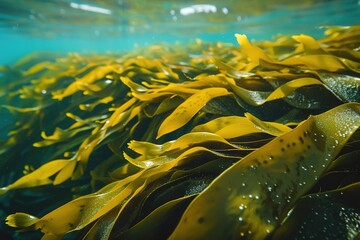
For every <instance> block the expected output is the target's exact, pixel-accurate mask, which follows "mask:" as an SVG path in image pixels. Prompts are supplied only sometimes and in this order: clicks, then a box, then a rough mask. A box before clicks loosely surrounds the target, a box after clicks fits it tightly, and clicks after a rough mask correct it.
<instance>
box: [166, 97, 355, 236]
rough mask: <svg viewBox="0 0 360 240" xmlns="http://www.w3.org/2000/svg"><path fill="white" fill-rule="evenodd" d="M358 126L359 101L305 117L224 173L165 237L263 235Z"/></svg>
mask: <svg viewBox="0 0 360 240" xmlns="http://www.w3.org/2000/svg"><path fill="white" fill-rule="evenodd" d="M359 126H360V104H358V103H350V104H344V105H341V106H339V107H336V108H334V109H332V110H329V111H328V112H325V113H323V114H321V115H318V116H314V117H310V118H309V119H308V120H306V121H305V122H303V123H301V124H300V125H299V126H298V127H297V128H295V129H294V130H292V131H291V132H289V133H286V134H284V135H282V136H280V137H278V138H276V139H274V140H273V141H271V142H270V143H268V144H266V145H265V146H263V147H262V148H260V149H258V150H256V151H254V152H252V153H250V154H249V155H248V156H246V157H245V158H243V159H242V160H240V161H239V162H238V163H236V164H235V165H233V166H232V167H230V168H229V169H227V170H226V171H224V172H223V173H222V174H221V175H220V176H219V177H218V178H216V179H215V180H214V181H213V182H212V183H211V184H210V186H209V187H208V188H207V189H206V190H205V191H204V192H202V193H201V194H200V195H199V196H198V197H197V198H195V199H194V201H193V202H192V203H191V204H190V206H189V207H188V208H187V210H186V211H185V213H184V214H183V216H182V218H181V220H180V222H179V224H178V226H177V228H176V229H175V231H174V232H173V234H172V235H171V236H170V239H190V238H191V239H221V238H223V239H265V238H266V237H267V236H268V235H269V234H270V233H271V232H273V231H274V229H276V228H277V227H278V226H279V224H280V223H281V221H282V220H283V219H284V218H285V216H286V214H287V212H288V211H289V210H290V209H291V207H292V206H293V205H294V203H295V201H296V200H297V199H298V198H299V197H301V196H302V195H303V194H305V193H306V192H307V191H308V190H309V189H310V188H311V187H312V186H313V185H314V183H315V182H316V181H317V180H318V178H319V176H320V175H321V173H322V172H323V171H324V170H325V169H326V167H327V166H328V165H329V163H330V162H331V160H332V159H333V158H335V157H336V155H337V154H338V153H339V151H340V150H341V149H342V147H343V146H344V144H345V143H346V142H347V140H348V139H349V138H350V137H351V135H352V134H353V133H354V132H355V131H356V130H357V129H358V128H359Z"/></svg>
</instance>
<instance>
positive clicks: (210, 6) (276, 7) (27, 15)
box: [0, 0, 360, 65]
mask: <svg viewBox="0 0 360 240" xmlns="http://www.w3.org/2000/svg"><path fill="white" fill-rule="evenodd" d="M289 2H291V1H265V0H263V1H247V2H245V1H240V0H238V1H231V0H229V1H217V0H208V1H188V0H187V1H159V0H157V1H148V0H146V1H145V0H144V1H130V0H128V1H126V0H118V1H101V0H92V1H90V0H87V1H68V0H59V1H55V0H52V1H43V0H29V1H25V0H19V1H16V0H2V1H0V43H1V44H0V65H7V64H11V63H14V62H15V61H16V60H18V59H19V58H21V57H23V56H25V55H27V54H30V53H33V52H36V51H56V52H61V53H66V52H79V53H94V52H98V53H103V52H106V51H124V50H131V49H133V48H134V46H146V45H150V44H154V43H164V42H165V43H170V44H171V43H176V42H180V43H186V42H188V41H193V40H195V39H197V38H200V39H202V40H204V41H220V42H229V43H234V44H236V42H235V38H234V34H235V33H242V34H246V35H247V36H248V37H249V38H250V39H256V40H263V39H271V38H272V37H273V36H276V35H278V34H288V35H294V34H301V33H304V34H309V35H312V36H314V37H321V36H322V35H323V32H324V29H323V27H326V26H347V25H355V24H359V23H360V1H358V0H331V1H304V2H310V3H306V4H305V3H304V4H298V5H295V6H293V5H294V4H293V5H292V6H290V5H291V4H289Z"/></svg>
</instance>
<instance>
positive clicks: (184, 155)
mask: <svg viewBox="0 0 360 240" xmlns="http://www.w3.org/2000/svg"><path fill="white" fill-rule="evenodd" d="M327 33H328V34H329V35H328V36H327V37H326V38H324V39H321V40H315V39H313V38H311V37H310V36H306V35H299V36H292V37H280V38H278V40H276V41H274V42H261V43H251V42H249V41H248V39H247V38H246V36H245V35H236V38H237V40H238V42H239V44H240V45H241V46H240V48H238V47H234V46H231V45H224V44H221V43H217V44H213V43H203V42H201V41H197V42H196V43H195V44H193V45H188V46H151V47H149V48H147V49H138V50H135V51H134V52H131V53H127V54H125V53H124V54H120V53H119V54H113V55H106V56H86V57H84V56H80V55H78V54H69V56H68V57H62V58H59V57H58V58H53V59H49V56H44V57H41V56H38V55H35V56H33V57H32V56H29V57H26V58H24V59H23V60H20V61H19V62H18V63H16V64H15V65H14V66H12V67H6V68H5V67H4V68H1V69H2V71H3V73H4V77H3V78H2V79H1V82H0V84H1V93H0V101H1V103H2V107H3V111H4V112H6V113H7V114H8V115H9V116H10V114H12V116H13V118H14V119H15V120H16V123H15V124H14V125H13V126H10V127H9V128H8V129H7V131H8V134H7V138H6V139H5V140H2V141H1V145H0V155H1V162H0V164H1V169H0V171H1V174H2V178H1V179H0V183H1V184H2V186H3V187H2V188H1V189H0V194H1V195H3V196H1V197H2V198H3V199H4V206H7V207H6V208H5V207H4V211H5V212H6V214H8V216H7V218H6V223H7V224H8V225H9V226H12V227H15V228H18V229H23V230H36V229H38V230H41V232H42V233H44V236H43V239H61V238H63V237H64V236H65V235H69V236H68V237H69V238H71V236H73V237H74V238H76V239H79V238H80V239H81V238H82V239H119V238H120V239H141V238H142V237H143V236H144V235H146V236H148V237H149V238H152V239H166V238H170V239H184V238H191V239H202V238H209V239H219V238H223V237H225V238H229V239H272V238H273V239H281V238H283V239H291V238H294V239H296V238H297V237H298V236H299V234H301V231H299V228H298V227H297V226H294V224H295V222H296V221H298V219H302V220H303V221H310V220H311V219H310V220H309V219H308V218H304V216H302V215H301V214H302V213H301V211H299V210H298V209H299V206H303V205H306V206H307V207H308V208H316V209H318V208H319V206H318V205H319V201H320V202H323V201H325V200H326V201H330V200H328V199H329V198H328V197H327V195H325V194H328V193H329V194H331V196H333V197H332V199H334V201H336V203H337V204H338V206H341V208H343V209H344V210H342V211H341V213H342V214H345V215H346V214H347V215H346V216H347V217H348V216H354V218H355V219H357V220H354V221H355V222H356V221H359V220H358V219H360V212H359V209H360V206H359V203H358V202H357V203H351V204H349V203H348V201H347V198H348V196H352V195H356V192H358V187H357V185H358V184H359V178H358V177H352V178H349V177H348V176H342V178H341V179H339V182H337V184H335V185H334V184H332V183H331V182H330V181H329V180H328V179H329V178H327V175H328V174H330V175H331V174H334V173H337V172H354V174H355V173H358V172H359V171H360V168H359V165H358V163H357V162H356V158H357V156H358V151H359V150H358V147H359V139H360V135H359V131H358V128H359V126H360V105H359V102H360V101H359V100H360V99H359V97H360V94H359V93H360V81H359V73H360V61H359V59H360V58H359V54H358V49H359V47H360V40H358V39H359V38H356V37H354V36H358V35H359V33H360V27H359V26H353V27H348V28H346V29H342V28H329V29H328V30H327ZM342 43H344V44H342ZM5 81H11V82H10V84H8V83H7V82H5ZM9 169H10V171H9ZM23 169H24V171H23V172H24V174H25V175H23V176H21V175H20V174H19V173H21V171H22V170H23ZM339 169H340V170H339ZM355 175H356V174H355ZM342 181H345V182H346V184H345V185H344V183H343V182H342ZM338 186H341V188H339V189H338ZM49 189H55V190H54V191H53V192H52V191H50V190H49ZM59 191H62V192H67V194H62V192H60V196H62V195H63V198H59V197H58V196H59ZM343 192H346V197H341V196H340V195H341V194H342V193H343ZM22 194H25V195H22ZM314 194H317V195H316V198H314V199H312V196H315V195H314ZM21 198H26V199H32V200H28V201H27V204H26V205H22V206H21V207H22V208H19V207H17V208H15V207H13V206H12V205H11V202H13V201H16V200H17V199H21ZM54 198H56V199H57V200H56V201H54ZM309 199H311V200H309ZM316 199H319V201H317V200H316ZM324 199H325V200H324ZM66 202H67V203H66ZM44 204H46V206H49V208H48V209H45V210H43V209H42V208H39V206H41V205H44ZM29 205H31V208H30V209H29V214H27V213H23V212H22V211H23V209H25V207H27V206H29ZM319 211H320V210H319ZM14 212H17V213H14ZM321 214H325V213H324V211H321ZM345 215H344V216H345ZM37 216H42V217H37ZM336 221H337V222H336V224H337V225H339V226H343V228H342V229H346V230H343V231H342V232H341V233H342V234H346V236H348V239H352V238H355V237H356V236H357V235H356V234H354V232H359V231H360V229H359V224H352V225H348V222H347V221H348V220H347V218H345V217H344V218H341V219H337V220H336ZM301 224H303V225H304V226H305V225H306V223H301ZM324 224H325V223H324ZM307 226H308V225H307ZM304 231H307V232H306V234H307V235H308V236H311V235H312V234H315V235H316V234H318V233H312V232H311V231H312V230H311V228H308V229H307V230H304ZM322 234H323V235H322V236H325V237H328V238H339V235H336V234H338V233H334V232H329V233H327V232H324V233H322ZM326 234H328V235H326Z"/></svg>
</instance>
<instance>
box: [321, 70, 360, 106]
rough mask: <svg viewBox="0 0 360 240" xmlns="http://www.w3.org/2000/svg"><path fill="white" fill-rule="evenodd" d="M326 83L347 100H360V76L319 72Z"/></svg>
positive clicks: (339, 96)
mask: <svg viewBox="0 0 360 240" xmlns="http://www.w3.org/2000/svg"><path fill="white" fill-rule="evenodd" d="M318 74H319V76H320V78H321V80H322V81H323V82H324V85H325V86H326V87H327V88H328V89H329V90H330V91H331V92H333V93H334V94H335V95H336V96H337V97H338V98H340V99H341V100H342V101H345V102H360V78H358V77H354V76H349V75H345V74H338V73H325V72H319V73H318Z"/></svg>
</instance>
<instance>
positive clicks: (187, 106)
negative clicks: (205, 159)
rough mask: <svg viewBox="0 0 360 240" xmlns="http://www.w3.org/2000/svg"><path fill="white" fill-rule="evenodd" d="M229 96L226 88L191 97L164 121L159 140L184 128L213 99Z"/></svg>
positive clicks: (208, 90) (206, 91) (209, 89)
mask: <svg viewBox="0 0 360 240" xmlns="http://www.w3.org/2000/svg"><path fill="white" fill-rule="evenodd" d="M229 94H230V93H229V92H228V91H227V90H226V89H225V88H206V89H203V90H200V91H199V92H197V93H195V94H194V95H192V96H190V97H189V98H188V99H186V100H185V102H183V103H181V104H180V105H179V106H178V107H177V108H176V109H175V110H174V111H173V112H172V113H171V114H170V115H169V116H168V117H167V118H166V119H165V120H164V121H163V123H162V124H161V125H160V127H159V131H158V135H157V138H160V137H161V136H163V135H165V134H167V133H170V132H173V131H175V130H177V129H179V128H181V127H182V126H184V125H185V124H186V123H187V122H189V121H190V120H191V118H192V117H193V116H194V115H195V114H196V113H197V112H198V111H199V110H200V109H201V108H203V107H204V106H205V105H206V103H207V102H208V101H210V100H211V99H213V98H216V97H221V96H226V95H229Z"/></svg>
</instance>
